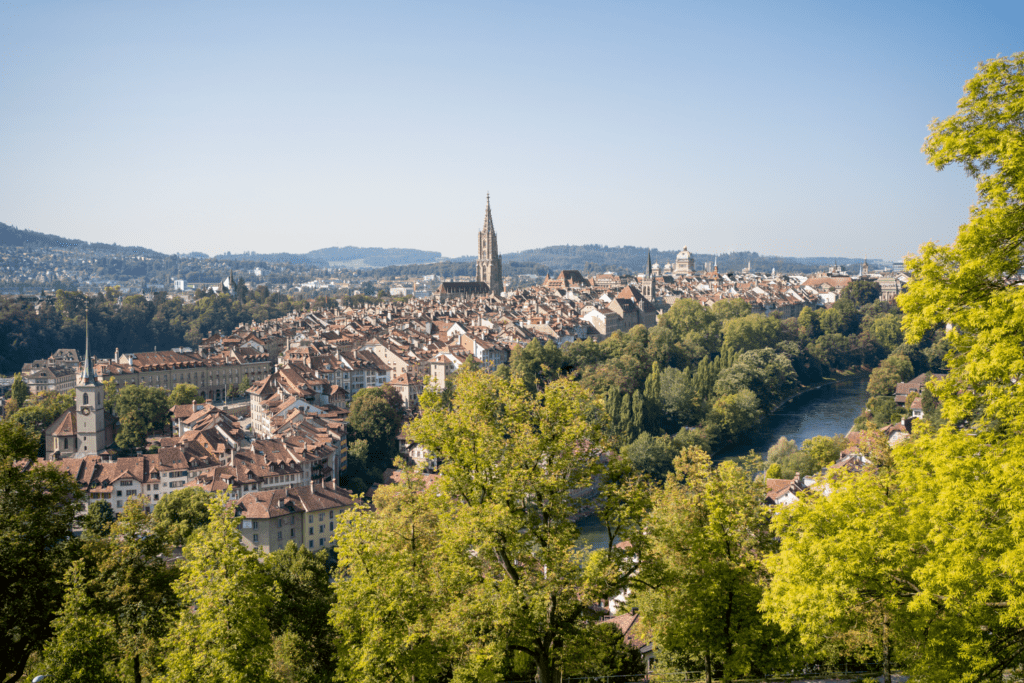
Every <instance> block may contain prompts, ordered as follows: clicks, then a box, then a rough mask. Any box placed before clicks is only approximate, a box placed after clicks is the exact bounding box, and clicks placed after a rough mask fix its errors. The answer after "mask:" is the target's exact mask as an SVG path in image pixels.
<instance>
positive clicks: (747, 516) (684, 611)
mask: <svg viewBox="0 0 1024 683" xmlns="http://www.w3.org/2000/svg"><path fill="white" fill-rule="evenodd" d="M759 465H760V463H759V462H757V463H755V462H754V461H753V460H751V461H750V462H748V463H746V464H745V466H740V465H738V464H737V463H735V462H733V461H726V462H724V463H722V464H721V465H719V466H718V467H717V468H716V467H713V466H712V463H711V458H710V457H708V455H707V454H706V453H704V452H703V451H700V450H698V449H687V450H684V451H683V453H682V454H681V455H680V456H679V457H678V458H677V459H676V462H675V472H674V473H671V474H669V477H668V479H667V480H666V482H665V488H664V490H662V491H658V492H656V493H655V495H654V506H653V509H652V510H651V514H650V517H649V519H648V530H649V532H648V533H649V536H650V540H651V547H650V552H649V554H648V555H647V557H646V559H645V562H644V564H643V565H641V569H640V572H641V573H640V579H641V581H642V585H643V586H645V587H642V588H640V589H638V591H637V593H636V598H635V601H636V604H637V606H638V607H639V608H640V613H641V614H642V615H643V616H644V622H645V624H647V626H648V628H649V629H650V631H651V632H652V634H653V637H654V643H655V647H656V648H659V649H660V650H661V651H663V652H671V653H673V654H675V655H676V656H677V657H679V658H681V659H683V660H684V661H686V662H687V663H689V664H695V665H698V666H700V667H701V668H702V669H703V670H704V676H705V680H706V681H707V683H711V681H712V679H713V677H714V676H715V673H716V672H721V674H720V675H721V676H723V677H724V678H725V679H727V680H728V679H731V678H736V677H742V676H746V675H748V674H750V673H752V672H753V673H760V672H761V671H763V670H765V669H764V667H765V666H766V665H767V666H769V667H770V661H765V660H766V659H768V657H766V655H768V653H771V652H772V651H773V650H774V649H775V648H774V647H773V645H774V643H773V641H774V640H776V639H777V638H778V637H779V635H780V634H779V632H778V629H776V628H774V627H772V626H771V625H770V624H768V623H766V621H765V619H764V618H763V617H762V615H761V613H760V612H759V611H758V605H759V603H760V601H761V597H762V592H763V588H762V587H763V585H764V583H765V578H766V576H765V572H764V567H763V564H762V562H761V560H762V558H763V557H765V555H768V554H770V553H771V552H772V551H773V550H774V547H775V541H774V537H773V535H772V534H771V533H770V532H769V529H768V525H769V520H770V518H771V514H770V512H769V510H768V508H767V507H766V506H765V505H764V498H765V488H764V483H763V482H760V481H758V480H756V479H754V478H753V477H752V476H751V475H752V472H753V468H755V467H757V466H759ZM748 469H749V470H750V471H748ZM711 625H714V627H711ZM769 656H770V655H769Z"/></svg>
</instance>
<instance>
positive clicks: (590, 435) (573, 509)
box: [411, 372, 646, 683]
mask: <svg viewBox="0 0 1024 683" xmlns="http://www.w3.org/2000/svg"><path fill="white" fill-rule="evenodd" d="M424 397H425V398H426V400H425V401H424V402H423V404H422V407H423V416H422V417H421V418H420V419H418V420H417V421H416V422H414V423H413V425H412V426H411V431H412V436H413V438H415V439H416V441H417V442H418V443H422V444H424V445H425V446H426V447H427V448H429V449H430V450H431V452H432V453H436V454H437V455H438V456H440V457H441V458H442V460H443V463H444V464H443V465H442V468H441V473H442V475H443V476H442V477H441V478H440V480H439V481H438V482H437V483H436V484H435V485H434V488H433V489H432V493H433V491H434V490H435V489H436V491H437V494H436V495H432V496H427V498H428V499H429V500H430V501H432V502H433V504H436V505H439V506H442V510H443V518H444V520H445V522H444V524H443V525H440V526H439V531H438V533H439V535H440V537H441V540H440V546H441V548H442V549H443V558H441V559H443V565H442V568H441V569H440V580H441V581H442V582H443V583H444V585H445V586H446V595H445V596H444V599H439V600H436V601H435V604H438V605H441V606H443V607H442V609H443V618H441V619H438V620H435V622H434V623H435V624H436V625H438V626H439V629H437V631H436V632H437V634H438V635H437V637H439V638H442V639H444V641H445V642H447V643H454V644H456V645H457V650H456V653H457V654H458V657H457V658H456V660H455V661H454V662H452V664H451V665H452V667H453V668H454V669H455V670H456V675H457V676H462V675H472V676H475V677H478V678H479V677H483V675H484V674H485V672H486V671H493V670H495V669H496V668H498V664H499V662H500V660H501V659H504V657H505V656H506V654H507V653H509V652H512V651H519V652H523V653H524V654H526V655H528V656H529V657H530V658H531V659H532V660H533V662H534V666H535V671H536V675H537V679H538V680H539V681H540V682H541V683H549V682H550V681H552V680H554V679H555V678H557V674H556V671H555V665H556V663H557V648H558V644H559V643H562V642H564V641H565V638H566V637H567V636H569V635H570V634H572V633H575V632H576V631H577V629H578V628H579V627H580V626H581V625H582V624H583V620H584V619H585V615H586V613H587V610H588V607H589V605H590V604H592V602H593V601H594V600H596V599H598V598H600V597H602V596H607V595H614V594H616V593H618V592H619V591H620V590H622V589H623V588H624V587H626V586H627V585H628V584H629V583H630V581H631V577H632V575H633V573H634V572H635V570H636V564H635V558H636V557H637V556H638V555H639V554H640V553H641V552H642V549H643V547H644V544H645V538H644V536H643V533H642V525H641V523H640V519H639V518H637V517H636V516H635V514H636V513H637V512H638V511H640V510H642V509H643V507H644V504H643V503H642V501H640V502H638V501H637V500H636V499H637V498H642V497H643V496H644V495H646V493H645V489H644V488H643V487H642V486H638V487H632V486H629V487H625V488H624V487H623V486H622V485H621V484H620V483H618V482H621V481H622V479H621V478H620V477H619V476H616V477H613V478H612V481H615V482H617V483H616V484H613V485H608V484H606V485H605V487H603V489H602V495H601V500H602V501H603V504H602V505H601V506H599V510H598V512H599V514H600V515H601V518H602V520H603V521H604V522H605V524H610V523H611V520H615V521H614V525H615V526H614V528H615V529H616V530H617V531H618V533H619V534H621V536H619V538H621V537H623V536H624V537H625V538H626V539H628V540H630V541H631V543H632V544H633V548H632V549H631V550H628V551H627V550H623V549H619V548H616V547H615V545H616V543H615V541H616V540H618V538H612V542H611V543H610V544H609V547H608V548H607V549H606V550H604V551H602V552H599V553H593V554H591V555H590V557H589V559H588V560H587V561H586V562H584V559H585V558H586V554H585V551H583V550H581V549H580V545H581V543H580V532H579V530H578V529H577V527H576V525H575V524H574V523H573V522H572V519H573V518H574V515H575V514H577V513H578V512H580V508H581V504H582V503H581V501H580V500H579V499H578V498H577V497H576V496H574V495H573V490H574V489H580V488H586V487H589V486H591V485H593V483H594V479H593V477H594V476H596V475H598V474H600V473H602V472H606V471H608V469H609V465H606V464H604V463H602V460H601V458H602V454H603V453H606V452H607V449H608V438H607V433H606V426H605V420H604V419H603V417H604V412H603V410H602V408H601V406H600V405H599V404H598V403H597V402H596V401H594V399H593V398H592V397H591V396H590V395H588V394H586V393H585V392H581V391H580V389H579V386H578V385H574V384H573V383H571V382H569V381H568V380H566V379H560V380H557V381H555V382H552V383H550V384H548V385H547V386H546V387H545V388H544V390H543V391H540V392H538V393H537V394H536V395H534V394H532V393H531V392H530V391H529V390H528V389H527V388H526V386H525V385H524V384H523V383H522V382H521V381H520V380H516V379H515V378H513V379H512V381H511V382H509V381H504V380H502V379H501V378H500V377H497V376H495V375H493V374H486V373H481V372H475V373H470V374H467V375H465V376H463V377H461V378H460V380H459V384H458V388H457V391H456V395H455V398H454V399H453V402H452V407H451V410H445V409H443V408H442V407H441V406H440V404H439V402H438V400H437V399H436V398H434V397H429V396H428V395H426V394H425V395H424ZM624 491H625V492H629V493H628V495H626V494H624V493H623V492H624ZM610 507H614V508H616V510H618V511H619V512H616V511H614V510H609V508H610ZM460 672H464V673H460Z"/></svg>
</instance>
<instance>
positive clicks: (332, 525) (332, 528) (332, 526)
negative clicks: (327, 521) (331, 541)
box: [331, 522, 334, 531]
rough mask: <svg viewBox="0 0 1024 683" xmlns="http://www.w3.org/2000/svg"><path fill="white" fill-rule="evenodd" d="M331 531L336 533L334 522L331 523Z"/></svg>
mask: <svg viewBox="0 0 1024 683" xmlns="http://www.w3.org/2000/svg"><path fill="white" fill-rule="evenodd" d="M331 531H334V522H331Z"/></svg>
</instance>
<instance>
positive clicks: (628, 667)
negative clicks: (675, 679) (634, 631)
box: [559, 623, 645, 679]
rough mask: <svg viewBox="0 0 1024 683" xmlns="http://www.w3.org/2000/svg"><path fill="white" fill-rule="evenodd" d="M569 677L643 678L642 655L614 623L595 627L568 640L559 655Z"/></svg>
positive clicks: (583, 629)
mask: <svg viewBox="0 0 1024 683" xmlns="http://www.w3.org/2000/svg"><path fill="white" fill-rule="evenodd" d="M559 660H560V668H561V669H562V671H563V672H564V673H565V675H566V676H572V677H588V678H594V679H601V678H606V677H611V676H622V677H626V676H636V677H639V676H642V675H643V674H644V673H645V665H644V659H643V655H641V654H640V650H638V649H636V648H634V647H631V646H630V645H628V644H627V643H626V641H625V639H624V638H623V637H622V632H621V631H619V629H618V628H616V627H615V626H614V625H613V624H601V623H597V624H593V625H591V626H589V627H585V628H581V629H580V631H579V632H578V633H574V634H572V635H571V636H569V637H568V638H567V639H566V643H565V644H564V645H563V647H562V652H561V653H560V655H559Z"/></svg>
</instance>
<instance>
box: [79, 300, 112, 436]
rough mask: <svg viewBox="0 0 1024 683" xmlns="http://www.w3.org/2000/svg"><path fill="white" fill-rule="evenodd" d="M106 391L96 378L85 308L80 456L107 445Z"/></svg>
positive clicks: (80, 395)
mask: <svg viewBox="0 0 1024 683" xmlns="http://www.w3.org/2000/svg"><path fill="white" fill-rule="evenodd" d="M103 393H104V391H103V384H102V383H101V382H100V381H99V380H98V379H97V378H96V372H95V371H94V370H93V368H92V358H90V357H89V311H88V309H86V312H85V359H84V360H83V361H82V374H81V375H79V377H78V381H77V382H76V386H75V411H76V412H77V413H78V416H77V418H76V420H77V423H78V424H77V430H76V431H77V432H78V451H79V456H81V455H93V454H96V453H99V452H100V451H103V450H104V449H106V447H107V442H106V436H107V424H106V414H105V413H104V409H103Z"/></svg>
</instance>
